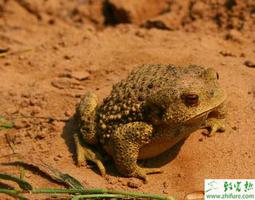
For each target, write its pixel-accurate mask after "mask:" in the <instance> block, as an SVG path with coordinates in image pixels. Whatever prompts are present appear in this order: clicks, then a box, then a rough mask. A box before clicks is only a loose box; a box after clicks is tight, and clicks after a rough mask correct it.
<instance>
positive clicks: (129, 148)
mask: <svg viewBox="0 0 255 200" xmlns="http://www.w3.org/2000/svg"><path fill="white" fill-rule="evenodd" d="M152 132H153V130H152V126H151V125H148V124H146V123H144V122H132V123H128V124H125V125H122V126H120V127H119V128H118V129H117V130H116V132H115V133H114V136H113V142H114V155H113V158H114V161H115V165H116V167H117V169H118V171H119V172H120V173H121V174H123V175H125V176H132V177H137V178H140V179H143V180H144V181H145V182H146V181H147V178H146V175H147V174H152V173H160V172H161V170H160V169H157V168H141V167H139V166H138V165H137V159H138V155H139V149H140V148H141V147H142V146H143V145H145V144H147V143H149V141H150V139H151V137H152Z"/></svg>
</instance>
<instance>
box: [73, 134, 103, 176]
mask: <svg viewBox="0 0 255 200" xmlns="http://www.w3.org/2000/svg"><path fill="white" fill-rule="evenodd" d="M74 142H75V146H76V154H77V165H78V166H82V165H83V164H84V163H86V161H87V160H89V161H91V162H93V163H95V164H96V165H97V167H98V169H99V171H100V173H101V175H102V176H105V174H106V172H105V167H104V165H103V163H102V161H101V160H102V158H101V156H100V154H99V153H97V152H94V151H92V150H91V149H90V148H89V147H88V146H87V145H86V144H84V145H81V144H80V140H79V136H78V134H74Z"/></svg>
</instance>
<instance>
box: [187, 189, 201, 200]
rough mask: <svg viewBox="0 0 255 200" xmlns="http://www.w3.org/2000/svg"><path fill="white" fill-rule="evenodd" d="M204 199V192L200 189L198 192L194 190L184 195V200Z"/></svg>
mask: <svg viewBox="0 0 255 200" xmlns="http://www.w3.org/2000/svg"><path fill="white" fill-rule="evenodd" d="M203 199H204V192H202V191H198V192H192V193H189V194H187V195H186V196H185V197H184V200H203Z"/></svg>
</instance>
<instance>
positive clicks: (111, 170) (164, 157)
mask: <svg viewBox="0 0 255 200" xmlns="http://www.w3.org/2000/svg"><path fill="white" fill-rule="evenodd" d="M77 131H78V125H77V122H76V121H75V117H74V116H72V117H70V118H69V120H68V121H67V122H66V124H65V126H64V128H63V132H62V134H61V136H62V138H63V139H64V140H65V143H66V145H67V147H68V149H69V151H70V152H71V153H72V159H73V161H74V162H75V163H76V150H75V144H74V139H73V134H74V133H75V132H77ZM184 142H185V140H182V141H180V142H179V143H177V144H176V145H175V146H174V147H172V148H170V149H168V150H167V151H165V152H164V153H162V154H161V155H159V156H157V157H155V158H150V159H147V160H141V161H139V164H140V163H141V164H142V166H144V167H148V168H154V167H161V166H163V165H165V164H167V163H169V162H171V161H172V160H174V159H175V157H176V156H177V155H178V153H179V151H180V149H181V146H182V145H183V144H184ZM92 148H93V147H92ZM96 148H97V149H96V150H97V151H98V152H99V153H100V154H103V155H102V157H103V158H105V159H104V161H103V163H104V164H105V167H106V170H107V174H110V175H113V176H119V174H118V172H117V170H116V168H115V165H114V163H113V160H112V159H111V158H109V156H107V155H106V153H105V152H104V151H102V149H101V148H99V147H96ZM88 164H92V163H91V162H88ZM92 166H95V165H93V164H92ZM93 170H94V171H95V172H96V173H97V174H100V172H99V170H98V169H97V167H96V166H95V167H93Z"/></svg>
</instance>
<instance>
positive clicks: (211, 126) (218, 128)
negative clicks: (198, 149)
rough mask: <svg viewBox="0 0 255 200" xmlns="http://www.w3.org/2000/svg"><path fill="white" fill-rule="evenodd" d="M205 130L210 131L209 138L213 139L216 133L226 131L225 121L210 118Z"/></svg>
mask: <svg viewBox="0 0 255 200" xmlns="http://www.w3.org/2000/svg"><path fill="white" fill-rule="evenodd" d="M203 127H204V128H207V129H208V131H209V134H208V136H209V137H211V136H213V135H215V133H216V132H224V131H225V120H224V119H217V118H209V119H207V120H206V122H205V125H204V126H203Z"/></svg>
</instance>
